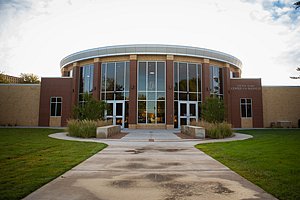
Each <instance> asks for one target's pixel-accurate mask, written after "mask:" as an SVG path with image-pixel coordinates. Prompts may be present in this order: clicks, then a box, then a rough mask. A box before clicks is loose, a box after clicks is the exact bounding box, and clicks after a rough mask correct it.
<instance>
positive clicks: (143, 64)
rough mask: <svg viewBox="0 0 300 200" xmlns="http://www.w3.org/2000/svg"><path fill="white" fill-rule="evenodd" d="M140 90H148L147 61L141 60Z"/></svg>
mask: <svg viewBox="0 0 300 200" xmlns="http://www.w3.org/2000/svg"><path fill="white" fill-rule="evenodd" d="M138 79H139V82H138V84H139V85H138V87H139V88H138V90H139V91H146V62H139V77H138Z"/></svg>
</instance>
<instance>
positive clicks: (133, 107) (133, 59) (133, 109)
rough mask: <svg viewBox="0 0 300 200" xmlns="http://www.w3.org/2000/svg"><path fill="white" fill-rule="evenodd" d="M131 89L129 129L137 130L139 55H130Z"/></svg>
mask: <svg viewBox="0 0 300 200" xmlns="http://www.w3.org/2000/svg"><path fill="white" fill-rule="evenodd" d="M129 77H130V88H129V90H130V91H129V102H128V104H129V105H128V107H129V108H128V109H129V112H128V127H129V128H136V124H137V55H130V75H129Z"/></svg>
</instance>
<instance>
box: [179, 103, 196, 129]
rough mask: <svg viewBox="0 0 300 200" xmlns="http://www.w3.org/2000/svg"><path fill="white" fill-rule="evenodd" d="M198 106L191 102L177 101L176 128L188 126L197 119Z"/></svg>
mask: <svg viewBox="0 0 300 200" xmlns="http://www.w3.org/2000/svg"><path fill="white" fill-rule="evenodd" d="M197 107H198V104H197V102H193V101H179V102H178V116H179V121H178V128H180V126H181V125H190V123H191V122H192V121H197V119H198V116H197V115H198V112H197V111H198V108H197Z"/></svg>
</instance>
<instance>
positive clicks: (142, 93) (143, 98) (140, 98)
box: [138, 92, 146, 100]
mask: <svg viewBox="0 0 300 200" xmlns="http://www.w3.org/2000/svg"><path fill="white" fill-rule="evenodd" d="M138 98H139V100H146V92H139V96H138Z"/></svg>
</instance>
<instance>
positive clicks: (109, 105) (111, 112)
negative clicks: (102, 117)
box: [106, 103, 114, 116]
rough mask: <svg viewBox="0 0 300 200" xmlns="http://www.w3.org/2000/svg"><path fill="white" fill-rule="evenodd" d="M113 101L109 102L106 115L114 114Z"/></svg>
mask: <svg viewBox="0 0 300 200" xmlns="http://www.w3.org/2000/svg"><path fill="white" fill-rule="evenodd" d="M113 105H114V104H113V103H107V107H106V109H107V110H106V115H107V116H112V115H113Z"/></svg>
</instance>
